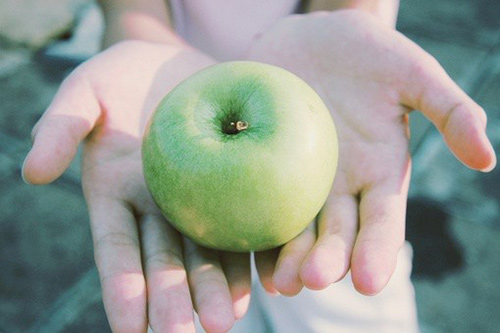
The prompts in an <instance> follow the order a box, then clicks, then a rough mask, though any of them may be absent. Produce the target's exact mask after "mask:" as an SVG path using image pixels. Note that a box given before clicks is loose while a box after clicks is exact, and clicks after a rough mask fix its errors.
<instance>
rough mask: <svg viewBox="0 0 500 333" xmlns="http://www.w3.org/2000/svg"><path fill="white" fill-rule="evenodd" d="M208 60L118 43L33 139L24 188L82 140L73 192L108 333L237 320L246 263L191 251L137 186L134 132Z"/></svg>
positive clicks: (62, 98)
mask: <svg viewBox="0 0 500 333" xmlns="http://www.w3.org/2000/svg"><path fill="white" fill-rule="evenodd" d="M213 63H214V61H213V60H212V59H210V58H208V57H206V56H204V55H202V54H201V53H199V52H197V51H195V50H193V49H191V48H189V47H186V46H185V45H182V44H179V45H162V44H150V43H145V42H131V41H130V42H123V43H120V44H117V45H116V46H113V47H111V48H110V49H108V50H106V51H104V52H103V53H101V54H99V55H97V56H96V57H94V58H92V59H91V60H89V61H88V62H86V63H84V64H82V65H81V66H80V67H78V68H77V69H76V70H75V71H74V72H73V73H71V75H70V76H69V77H68V78H67V79H66V80H65V81H64V82H63V84H62V85H61V87H60V89H59V91H58V93H57V95H56V96H55V98H54V100H53V102H52V103H51V105H50V106H49V108H48V110H47V111H46V112H45V114H44V115H43V117H42V119H41V120H40V121H39V122H38V123H37V125H36V126H35V129H34V131H33V134H34V142H33V148H32V149H31V151H30V153H29V154H28V156H27V157H26V161H25V164H24V168H23V174H24V178H25V179H26V181H28V182H30V183H35V184H45V183H48V182H51V181H53V180H54V179H56V178H57V177H58V176H59V175H60V174H61V173H62V172H63V171H64V170H65V169H66V168H67V166H68V165H69V163H70V162H71V160H72V159H73V157H74V155H75V153H76V151H77V148H78V144H79V143H80V142H81V141H84V145H83V146H84V149H83V166H82V173H83V174H82V185H83V190H84V194H85V199H86V201H87V204H88V210H89V215H90V223H91V230H92V235H93V239H94V252H95V258H96V264H97V267H98V271H99V275H100V278H101V287H102V293H103V301H104V304H105V308H106V313H107V316H108V319H109V322H110V326H111V328H112V329H113V331H119V332H122V331H134V332H142V331H146V329H147V325H148V322H149V324H150V325H151V327H152V328H153V329H154V330H155V331H158V332H174V331H180V332H189V331H194V321H193V309H195V310H196V311H197V312H198V314H199V316H200V320H201V323H202V325H203V326H204V327H205V328H206V329H207V330H212V331H226V330H228V329H229V328H230V327H231V326H232V324H233V322H234V321H235V319H238V318H240V317H241V316H243V314H244V313H245V311H246V308H247V306H248V302H249V294H250V263H249V256H248V254H235V253H228V252H223V253H221V254H220V256H219V254H218V253H216V252H214V251H210V250H207V249H205V248H203V247H200V246H198V245H195V244H192V243H191V242H190V241H189V240H187V239H185V238H183V237H181V236H180V235H179V233H177V232H176V231H175V230H174V229H173V228H172V227H170V225H169V224H168V223H167V222H166V221H165V220H164V219H163V217H162V216H161V213H160V211H159V210H158V208H157V207H156V205H155V204H154V202H153V200H152V198H151V197H150V195H149V192H148V190H147V188H146V185H145V183H144V178H143V173H142V164H141V152H140V148H141V142H142V133H143V131H144V126H145V123H146V120H147V118H148V117H149V113H150V111H151V110H153V109H154V107H155V106H156V105H157V103H158V101H159V100H160V99H161V97H163V96H164V94H165V92H167V91H169V90H170V89H172V87H174V86H175V85H177V83H179V82H180V81H181V80H183V79H184V78H186V77H188V76H189V75H191V74H192V73H194V72H196V71H198V70H200V69H201V68H204V67H206V66H209V65H212V64H213Z"/></svg>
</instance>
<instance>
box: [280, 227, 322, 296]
mask: <svg viewBox="0 0 500 333" xmlns="http://www.w3.org/2000/svg"><path fill="white" fill-rule="evenodd" d="M315 241H316V221H313V222H312V223H310V224H309V226H308V227H307V228H306V229H305V230H304V231H302V232H301V233H300V234H299V235H298V236H297V237H295V238H294V239H292V240H291V241H289V242H288V243H286V244H285V245H284V246H283V247H282V248H281V251H280V253H279V256H278V259H277V262H276V268H275V270H274V274H273V284H274V287H275V288H276V290H277V291H278V292H279V293H281V294H283V295H285V296H294V295H297V294H298V293H299V292H300V291H301V290H302V288H303V287H304V285H303V283H302V281H301V279H300V275H299V274H300V266H301V265H302V262H303V261H304V259H305V257H306V256H307V253H308V252H309V250H311V248H312V247H313V245H314V242H315Z"/></svg>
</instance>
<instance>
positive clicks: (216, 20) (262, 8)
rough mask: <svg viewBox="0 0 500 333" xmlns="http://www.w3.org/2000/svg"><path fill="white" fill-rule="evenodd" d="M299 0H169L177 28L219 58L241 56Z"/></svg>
mask: <svg viewBox="0 0 500 333" xmlns="http://www.w3.org/2000/svg"><path fill="white" fill-rule="evenodd" d="M300 3H301V2H300V0H271V1H269V0H266V1H258V0H170V1H169V4H170V9H171V11H172V13H171V14H172V18H173V21H174V26H175V29H176V32H177V33H178V34H179V35H180V36H181V37H183V38H184V39H185V40H186V41H187V42H189V43H190V44H191V45H192V46H194V47H196V48H198V49H200V50H202V51H203V52H205V53H207V54H209V55H211V56H213V57H214V58H216V59H217V60H221V61H226V60H236V59H241V58H243V57H244V55H245V54H246V52H247V50H248V47H249V45H250V44H251V43H252V41H253V40H255V39H256V38H258V37H259V36H260V35H261V34H262V33H264V32H265V31H266V30H267V29H269V28H270V27H271V26H272V25H273V24H274V23H276V22H277V21H278V20H279V19H280V18H283V17H285V16H287V15H290V14H293V13H295V12H297V10H298V8H299V6H300Z"/></svg>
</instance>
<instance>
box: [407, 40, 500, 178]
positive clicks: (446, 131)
mask: <svg viewBox="0 0 500 333" xmlns="http://www.w3.org/2000/svg"><path fill="white" fill-rule="evenodd" d="M418 51H419V52H415V53H414V55H415V58H414V60H413V62H412V66H413V68H412V71H411V75H410V78H409V82H408V85H407V86H406V91H405V92H404V97H403V100H404V103H405V104H406V106H408V107H410V108H412V109H418V110H420V111H421V112H422V113H423V114H424V115H425V116H426V117H427V118H428V119H429V120H430V121H431V122H432V123H433V124H434V125H435V126H436V128H437V129H438V130H439V131H440V132H441V134H442V135H443V137H444V140H445V142H446V144H447V145H448V147H449V148H450V150H451V151H452V152H453V154H454V155H455V156H456V157H457V158H458V159H459V160H460V161H462V162H463V163H464V164H465V165H467V166H469V167H470V168H472V169H476V170H480V171H485V172H487V171H491V170H492V169H493V168H494V167H495V165H496V156H495V151H494V150H493V147H492V145H491V143H490V141H489V140H488V137H487V136H486V113H485V112H484V110H483V109H482V108H481V107H480V106H479V105H477V104H476V103H475V102H474V101H473V100H472V99H471V98H470V97H469V96H467V94H466V93H465V92H463V91H462V90H461V89H460V88H459V87H458V85H457V84H456V83H455V82H454V81H453V80H452V79H451V78H450V77H449V76H448V75H447V74H446V72H445V70H444V69H443V68H442V67H441V66H440V65H439V63H438V62H437V61H436V60H435V59H434V58H433V57H432V56H430V55H429V54H427V53H425V52H424V51H423V50H418Z"/></svg>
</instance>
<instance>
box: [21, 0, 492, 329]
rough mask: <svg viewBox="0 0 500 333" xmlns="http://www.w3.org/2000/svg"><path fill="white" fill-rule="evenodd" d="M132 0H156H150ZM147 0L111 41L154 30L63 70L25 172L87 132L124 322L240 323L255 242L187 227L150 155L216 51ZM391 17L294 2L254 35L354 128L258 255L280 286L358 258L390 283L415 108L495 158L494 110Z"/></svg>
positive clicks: (356, 268)
mask: <svg viewBox="0 0 500 333" xmlns="http://www.w3.org/2000/svg"><path fill="white" fill-rule="evenodd" d="M129 2H130V3H131V4H132V3H135V4H136V5H137V6H139V8H144V7H141V6H140V5H141V3H143V2H144V1H135V2H134V1H129ZM103 3H104V6H105V7H106V6H113V5H112V3H113V2H111V1H110V2H105V1H103ZM110 3H111V4H110ZM115 3H116V2H115ZM123 3H127V1H124V2H123ZM147 3H148V6H149V7H148V6H146V7H147V8H146V10H144V11H141V12H140V15H138V16H134V15H133V14H131V15H128V14H127V15H128V16H127V15H117V14H115V15H117V16H116V17H115V18H114V19H110V20H111V21H110V22H117V21H120V20H122V19H123V20H125V18H127V20H128V21H127V22H129V25H128V27H129V31H128V32H126V33H125V34H124V35H123V36H118V37H116V36H115V37H113V36H114V33H112V32H110V31H114V30H115V31H120V32H121V30H119V29H118V28H117V26H119V25H120V24H121V23H120V24H118V23H116V24H117V25H116V26H114V25H113V23H110V24H109V25H110V29H109V30H108V35H107V36H106V41H107V42H105V43H107V44H113V43H114V42H115V41H117V40H120V39H126V38H128V37H127V36H129V37H130V36H132V37H134V38H135V39H142V40H143V41H128V42H123V43H119V44H117V45H116V46H113V47H110V48H109V49H108V50H106V51H104V52H103V53H101V54H99V55H97V56H96V57H94V58H93V59H91V60H90V61H88V62H86V63H85V64H83V65H82V66H80V67H79V68H77V69H76V70H75V71H74V72H73V73H72V74H71V75H70V76H69V77H68V78H67V79H66V80H65V81H64V82H63V84H62V85H61V88H60V90H59V91H58V93H57V95H56V97H55V98H54V100H53V102H52V103H51V105H50V106H49V108H48V109H47V111H46V112H45V114H44V116H43V117H42V119H41V120H40V121H39V122H38V123H37V125H36V126H35V128H34V131H33V148H32V150H31V151H30V153H29V154H28V156H27V158H26V161H25V164H24V168H23V175H24V178H25V179H26V180H27V181H28V182H30V183H34V184H46V183H49V182H51V181H53V180H54V179H56V178H57V177H59V176H60V175H61V174H62V173H63V172H64V170H65V169H66V168H67V166H68V165H69V163H70V162H71V160H72V159H73V157H74V155H75V153H76V149H77V147H78V145H79V143H81V142H83V146H84V152H83V168H82V170H83V172H82V185H83V189H84V194H85V198H86V201H87V203H88V210H89V215H90V221H91V229H92V234H93V239H94V249H95V258H96V264H97V267H98V270H99V274H100V277H101V285H102V290H103V300H104V304H105V307H106V313H107V316H108V318H109V322H110V325H111V327H112V329H113V331H117V332H144V331H145V330H146V328H147V324H148V323H149V324H150V325H151V327H152V328H153V330H155V331H158V332H163V331H168V332H175V331H179V332H186V331H193V330H194V322H193V310H195V311H197V312H198V314H199V316H200V320H201V323H202V325H203V327H204V328H205V329H206V330H207V331H213V332H219V331H227V330H229V329H230V327H232V325H233V323H234V321H235V320H237V319H238V318H241V317H242V316H243V315H244V313H245V312H246V310H247V307H248V302H249V295H250V287H251V281H250V266H249V256H248V255H245V254H234V253H217V252H216V251H212V250H208V249H204V248H202V247H199V246H197V245H195V244H193V243H192V242H190V241H189V240H187V239H185V238H183V237H181V236H180V235H179V234H178V233H177V232H176V231H175V230H174V229H173V228H171V227H170V226H169V224H168V223H167V222H166V221H165V220H164V219H163V218H162V217H161V214H160V213H159V211H158V209H157V208H156V206H155V205H154V203H153V202H152V200H151V197H150V196H149V193H148V192H147V190H146V187H145V184H144V180H143V176H142V169H141V161H140V141H141V136H142V131H143V128H144V124H145V121H146V119H147V117H148V115H149V113H150V112H151V111H152V109H153V108H154V106H155V105H156V103H157V102H158V100H159V99H160V98H161V97H162V96H163V95H164V94H165V93H166V92H168V91H169V90H170V89H171V88H172V87H173V86H175V84H176V83H178V82H179V81H180V80H182V79H183V78H186V77H189V75H191V74H192V73H194V72H195V71H197V70H199V69H201V68H204V67H206V66H209V65H211V64H213V63H215V60H214V59H212V58H210V57H209V56H207V55H204V54H203V53H201V52H199V51H198V50H195V49H193V48H191V47H189V46H188V45H187V44H185V43H184V42H183V41H181V40H179V39H178V38H177V37H176V36H175V34H173V33H172V31H171V30H170V29H169V28H168V19H167V18H166V17H165V16H162V15H161V13H162V12H161V10H160V9H161V8H163V10H165V13H166V8H165V7H155V5H152V4H153V3H155V2H154V1H147ZM345 3H346V1H343V2H342V4H341V5H342V6H345ZM347 3H349V4H350V6H351V7H352V6H353V4H359V3H363V1H354V2H349V1H347ZM367 3H371V4H372V5H373V4H375V3H376V2H374V1H366V2H365V5H366V4H367ZM156 4H157V5H158V3H156ZM151 6H152V7H151ZM339 6H340V5H339ZM148 8H149V9H148ZM370 8H375V7H373V6H371V7H370ZM110 10H111V9H110ZM113 10H114V11H112V12H113V13H116V12H117V11H116V9H113ZM122 12H124V11H122ZM133 12H134V11H133V10H132V11H131V12H130V13H133ZM130 13H129V14H130ZM148 13H154V15H153V14H148ZM375 13H376V12H375ZM109 16H110V15H108V17H109ZM389 16H390V15H389ZM394 21H395V20H394ZM130 22H132V23H130ZM391 25H392V23H391V22H389V21H387V20H384V19H383V15H382V16H381V18H379V19H377V18H375V17H374V16H370V15H367V14H365V13H364V12H363V11H360V10H351V11H335V12H332V13H328V14H327V13H324V14H310V15H303V16H296V17H291V18H287V19H284V20H282V21H281V22H279V24H277V25H276V26H275V27H274V28H273V29H272V30H270V31H269V32H268V33H267V34H266V35H265V36H263V37H262V38H261V39H260V40H258V41H257V42H256V43H255V44H254V45H253V46H252V48H251V52H250V53H249V55H248V58H249V59H252V60H258V61H262V62H268V63H272V64H277V65H280V66H282V67H284V68H286V69H289V70H290V71H292V72H294V73H296V74H297V75H299V76H301V77H302V78H303V79H305V80H306V81H307V82H309V83H310V84H311V85H312V86H313V88H315V89H316V90H317V91H318V93H319V94H320V95H321V97H322V98H323V99H324V101H325V103H326V104H327V106H328V107H329V109H330V111H331V113H332V116H333V118H334V119H335V122H336V125H337V130H338V134H339V144H340V164H339V168H338V173H337V176H336V180H335V183H334V186H333V187H332V192H331V194H330V196H329V198H328V200H327V202H326V204H325V206H324V207H323V209H322V211H321V213H320V214H319V216H318V218H317V221H315V222H314V223H312V224H311V225H310V227H309V228H308V229H307V230H306V231H304V232H303V233H302V234H301V235H300V236H298V237H297V238H296V239H294V240H292V241H291V242H289V243H288V244H286V245H285V246H284V247H283V248H281V249H277V250H272V251H267V252H264V253H258V254H257V255H256V261H257V268H258V271H259V275H260V279H261V283H262V284H263V286H264V287H265V289H266V290H267V291H268V292H269V293H270V294H274V293H282V294H285V295H290V296H291V295H295V294H297V293H298V292H299V291H300V290H301V289H302V288H303V287H304V286H305V287H307V288H311V289H323V288H326V287H327V286H329V285H330V284H332V283H334V282H335V281H338V280H339V279H341V278H342V277H343V276H344V275H345V274H346V273H347V271H348V270H349V269H350V270H351V274H352V279H353V283H354V286H355V287H356V289H357V290H358V291H359V292H361V293H363V294H367V295H372V294H376V293H378V292H379V291H380V290H382V289H383V287H384V286H385V285H386V283H387V281H388V280H389V278H390V276H391V274H392V272H393V270H394V267H395V265H396V256H397V253H398V251H399V248H400V247H401V245H402V243H403V241H404V219H405V206H406V199H407V192H408V184H409V180H410V167H411V161H410V156H409V152H408V124H407V114H408V112H409V111H410V110H412V109H418V110H421V111H422V112H423V113H424V114H425V115H426V116H427V117H428V118H429V119H430V121H432V122H433V123H434V124H435V125H436V127H437V128H438V129H439V130H440V131H441V133H442V134H443V137H444V139H445V141H446V143H447V144H448V146H449V147H450V149H451V150H452V151H453V153H454V154H455V155H456V156H457V157H458V158H459V159H460V160H461V161H462V162H463V163H464V164H466V165H467V166H469V167H471V168H473V169H477V170H482V171H488V170H491V169H492V168H493V167H494V166H495V163H496V159H495V154H494V151H493V149H492V147H491V145H490V143H489V141H488V139H487V137H486V134H485V126H486V116H485V114H484V112H483V110H482V109H481V108H480V107H479V106H478V105H477V104H476V103H474V102H473V101H472V100H471V99H470V98H469V97H468V96H467V95H466V94H464V93H463V92H462V91H461V90H460V89H459V88H458V87H457V86H456V84H455V83H453V81H452V80H451V79H450V78H449V77H448V76H447V75H446V73H445V72H444V71H443V70H442V68H441V67H440V66H439V65H438V64H437V63H436V62H435V60H434V59H433V58H432V57H430V56H429V55H428V54H426V53H425V52H424V51H423V50H421V49H420V48H419V47H418V46H416V45H414V44H413V43H411V42H410V41H409V40H407V39H406V38H405V37H403V36H402V35H400V34H399V33H397V32H395V31H394V30H393V29H391V28H390V26H391ZM144 26H149V27H150V29H151V30H154V31H155V34H149V33H148V29H145V28H143V27H144ZM134 27H139V28H137V29H135V28H134ZM162 32H164V34H162ZM115 35H116V33H115ZM159 36H161V37H159ZM297 50H301V52H297ZM117 78H120V79H117Z"/></svg>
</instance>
